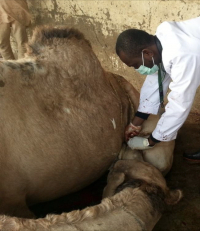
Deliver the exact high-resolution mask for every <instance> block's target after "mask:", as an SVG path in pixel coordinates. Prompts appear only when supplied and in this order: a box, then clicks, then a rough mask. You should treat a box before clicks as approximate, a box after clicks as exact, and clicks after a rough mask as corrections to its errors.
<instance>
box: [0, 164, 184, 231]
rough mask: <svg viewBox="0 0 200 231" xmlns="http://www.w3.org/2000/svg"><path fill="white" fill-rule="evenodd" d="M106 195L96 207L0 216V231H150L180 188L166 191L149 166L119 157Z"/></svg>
mask: <svg viewBox="0 0 200 231" xmlns="http://www.w3.org/2000/svg"><path fill="white" fill-rule="evenodd" d="M103 197H106V198H104V199H103V200H102V202H101V203H100V204H98V205H96V206H92V207H88V208H86V209H83V210H81V211H80V210H75V211H72V212H69V213H63V214H61V215H47V216H46V217H45V218H41V219H37V220H32V219H23V218H16V217H8V216H1V217H0V230H1V231H47V230H51V231H76V230H87V231H90V230H115V231H121V230H123V231H126V230H127V231H131V230H132V231H139V230H140V231H142V230H146V231H148V230H152V229H153V227H154V225H155V224H156V223H157V221H158V220H159V219H160V217H161V214H162V212H163V211H164V209H165V207H166V206H167V205H173V204H176V203H177V202H178V201H179V200H180V199H181V197H182V193H181V191H180V190H173V191H171V190H169V189H168V187H167V185H166V182H165V179H164V177H163V176H162V174H161V173H160V171H159V170H157V169H156V168H155V167H153V166H152V165H150V164H148V163H146V162H143V161H139V160H119V161H117V162H116V163H115V165H114V167H113V168H112V170H111V172H110V173H109V175H108V183H107V186H106V187H105V189H104V194H103Z"/></svg>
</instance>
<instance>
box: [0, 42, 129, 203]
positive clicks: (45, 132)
mask: <svg viewBox="0 0 200 231" xmlns="http://www.w3.org/2000/svg"><path fill="white" fill-rule="evenodd" d="M63 40H65V38H63ZM31 49H33V53H34V52H40V54H39V55H37V56H36V57H35V58H25V59H24V60H19V61H17V62H9V61H8V62H2V63H1V64H0V68H1V69H2V75H1V77H0V81H1V85H2V86H1V87H0V108H1V113H0V129H1V135H0V139H1V142H0V155H1V159H2V161H1V164H2V167H1V171H2V174H0V175H1V178H0V180H1V182H2V185H4V182H9V181H10V180H12V179H17V180H16V181H19V182H23V187H24V188H28V191H29V194H30V195H31V199H30V202H31V203H32V202H35V201H40V200H41V201H43V200H44V195H45V200H48V199H51V198H54V197H56V196H60V195H61V194H66V193H69V192H72V191H75V190H77V189H79V188H81V187H83V186H85V185H87V184H88V183H91V182H92V181H94V180H95V179H97V178H98V177H99V176H100V175H101V174H102V173H103V172H104V171H105V170H106V169H107V168H108V167H109V165H110V164H111V162H112V161H113V160H114V159H115V158H116V156H117V154H118V152H119V151H120V148H121V144H122V141H123V129H124V124H125V123H126V121H124V118H125V116H126V115H127V108H126V112H124V115H123V116H122V113H123V112H122V110H123V107H122V105H121V100H120V97H121V98H122V99H123V98H124V102H123V104H126V102H128V101H126V98H127V97H126V96H125V94H124V95H121V94H122V91H120V92H119V95H117V94H116V92H115V91H114V90H113V86H114V85H115V84H116V86H115V87H114V89H117V88H119V86H117V83H116V81H115V80H114V79H113V76H112V75H110V76H109V74H108V73H106V72H104V70H103V69H102V67H101V65H100V63H99V61H98V59H97V58H96V56H95V55H94V53H93V51H92V49H91V47H90V46H89V44H88V43H87V42H86V41H84V40H81V39H80V40H78V39H76V38H72V39H69V40H67V39H66V41H65V42H64V41H62V42H60V41H59V39H57V40H56V39H55V38H54V40H52V41H48V43H47V45H46V46H44V47H43V46H42V45H38V44H37V43H36V44H32V45H31ZM29 52H30V51H29ZM109 78H112V79H111V81H110V80H109ZM122 120H123V122H122ZM2 187H7V186H2ZM20 187H21V185H20V184H19V183H18V184H16V188H19V190H20ZM40 188H42V189H43V190H42V192H41V193H40V192H39V191H40ZM50 190H51V193H49V191H50ZM35 191H37V193H35ZM61 192H62V193H61ZM32 194H33V195H32ZM34 195H36V196H35V198H34ZM28 199H29V198H28Z"/></svg>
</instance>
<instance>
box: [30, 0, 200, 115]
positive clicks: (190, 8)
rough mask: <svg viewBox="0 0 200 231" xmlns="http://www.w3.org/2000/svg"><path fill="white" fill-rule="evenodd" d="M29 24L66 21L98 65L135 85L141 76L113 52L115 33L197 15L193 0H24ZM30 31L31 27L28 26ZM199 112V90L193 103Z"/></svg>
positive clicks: (198, 4)
mask: <svg viewBox="0 0 200 231" xmlns="http://www.w3.org/2000/svg"><path fill="white" fill-rule="evenodd" d="M27 2H28V5H29V9H30V11H31V13H32V16H33V20H32V27H31V29H33V28H34V26H36V25H41V24H51V25H67V26H69V27H75V28H77V29H79V30H80V31H82V32H83V33H84V34H85V36H86V38H87V39H89V40H90V41H91V43H92V46H93V49H94V51H95V53H96V55H97V56H98V58H99V60H100V61H101V63H102V66H103V67H104V68H105V69H107V70H110V71H112V72H116V73H119V74H121V75H123V76H124V77H125V78H127V79H128V80H129V81H130V82H131V83H132V84H133V85H134V86H135V87H136V89H138V90H139V89H140V88H141V85H142V83H143V81H144V79H145V77H142V76H141V75H138V74H137V73H136V72H135V71H134V69H133V68H127V67H126V66H125V65H124V64H122V62H121V61H120V60H119V59H118V57H117V56H116V55H115V42H116V38H117V36H118V34H119V33H120V32H121V31H123V30H125V29H127V28H133V27H134V28H138V29H143V30H146V31H147V32H149V33H152V34H154V33H155V30H156V28H157V26H158V25H159V24H160V23H161V22H163V21H166V20H167V21H172V20H175V21H181V20H186V19H190V18H193V17H197V16H200V1H198V0H196V1H194V0H140V1H136V0H132V1H130V0H129V1H126V0H121V1H118V0H113V1H111V0H83V1H81V0H27ZM30 31H31V30H30ZM192 110H193V112H200V90H199V91H198V94H197V97H196V99H195V104H194V106H193V109H192Z"/></svg>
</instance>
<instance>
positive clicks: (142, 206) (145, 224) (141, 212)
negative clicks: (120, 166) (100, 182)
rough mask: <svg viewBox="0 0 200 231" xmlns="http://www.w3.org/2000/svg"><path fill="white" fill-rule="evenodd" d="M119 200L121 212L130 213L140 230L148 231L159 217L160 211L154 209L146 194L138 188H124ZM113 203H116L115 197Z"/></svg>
mask: <svg viewBox="0 0 200 231" xmlns="http://www.w3.org/2000/svg"><path fill="white" fill-rule="evenodd" d="M116 196H120V197H122V198H120V200H119V199H118V200H119V201H123V206H122V205H118V206H119V207H121V208H122V213H123V212H125V213H127V214H129V215H132V217H133V219H134V220H135V221H136V222H137V223H138V225H140V227H141V230H145V231H150V230H152V229H153V227H154V226H155V224H156V223H157V222H158V220H159V219H160V217H161V213H160V212H158V211H156V210H154V209H153V207H152V204H151V202H150V200H149V198H148V196H147V195H146V194H145V193H144V192H142V191H141V190H139V189H130V188H127V189H124V190H123V192H122V195H119V194H118V195H116ZM113 199H114V201H115V202H114V203H115V204H116V199H115V198H113Z"/></svg>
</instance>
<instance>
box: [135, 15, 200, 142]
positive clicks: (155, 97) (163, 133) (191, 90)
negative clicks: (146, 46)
mask: <svg viewBox="0 0 200 231" xmlns="http://www.w3.org/2000/svg"><path fill="white" fill-rule="evenodd" d="M156 36H157V37H158V39H159V40H160V42H161V44H162V47H163V51H162V61H163V65H164V68H165V70H166V72H167V74H166V77H165V79H164V81H163V89H164V94H165V95H166V92H167V89H168V87H169V88H170V90H171V91H170V93H169V94H168V103H167V105H166V106H165V113H163V114H162V116H161V118H160V120H159V121H158V124H157V126H156V128H155V130H154V131H153V133H152V135H153V137H154V138H155V139H157V140H160V141H170V140H173V139H175V138H176V136H177V132H178V130H179V128H180V127H181V126H182V125H183V123H184V122H185V120H186V119H187V116H188V114H189V112H190V110H191V107H192V103H193V101H194V97H195V93H196V90H197V88H198V86H199V85H200V17H198V18H194V19H190V20H187V21H182V22H163V23H162V24H160V26H158V28H157V31H156ZM159 105H160V98H159V89H158V77H157V74H154V75H148V76H147V77H146V80H145V82H144V84H143V86H142V89H141V96H140V105H139V108H138V111H140V112H143V113H148V114H158V110H159Z"/></svg>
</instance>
